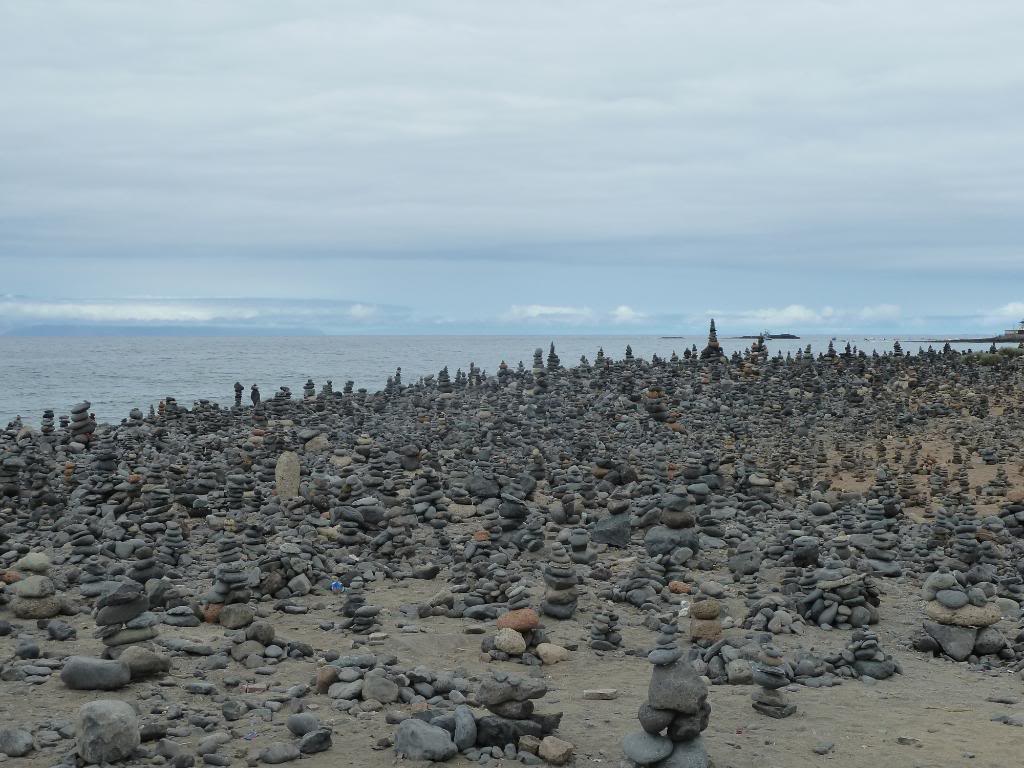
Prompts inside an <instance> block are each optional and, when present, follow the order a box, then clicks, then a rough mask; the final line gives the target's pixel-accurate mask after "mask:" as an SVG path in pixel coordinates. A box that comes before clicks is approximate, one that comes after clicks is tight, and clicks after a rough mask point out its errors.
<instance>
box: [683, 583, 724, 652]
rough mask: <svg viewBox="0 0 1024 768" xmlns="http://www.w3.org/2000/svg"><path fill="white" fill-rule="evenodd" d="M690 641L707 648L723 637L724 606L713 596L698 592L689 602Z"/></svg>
mask: <svg viewBox="0 0 1024 768" xmlns="http://www.w3.org/2000/svg"><path fill="white" fill-rule="evenodd" d="M688 613H689V617H690V641H691V642H692V643H693V644H694V645H696V646H699V647H701V648H707V647H708V646H709V645H713V644H714V643H717V642H718V641H719V640H721V639H722V620H721V618H720V617H721V614H722V606H721V603H719V602H718V600H716V599H715V598H713V597H709V596H708V595H705V594H703V593H698V594H697V595H696V596H695V597H694V599H693V602H692V603H690V604H689V607H688Z"/></svg>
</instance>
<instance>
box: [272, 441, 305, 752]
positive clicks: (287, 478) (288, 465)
mask: <svg viewBox="0 0 1024 768" xmlns="http://www.w3.org/2000/svg"><path fill="white" fill-rule="evenodd" d="M301 472H302V466H301V464H300V463H299V454H297V453H295V451H285V452H284V453H282V454H281V455H280V456H278V458H277V466H276V468H275V469H274V481H275V486H274V487H275V490H276V492H277V497H278V498H279V499H282V500H283V499H290V498H292V497H294V496H298V495H299V478H300V476H301ZM292 759H294V758H292Z"/></svg>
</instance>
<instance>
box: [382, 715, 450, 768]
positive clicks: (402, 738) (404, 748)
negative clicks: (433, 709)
mask: <svg viewBox="0 0 1024 768" xmlns="http://www.w3.org/2000/svg"><path fill="white" fill-rule="evenodd" d="M395 752H397V753H398V754H399V755H402V756H404V757H405V758H406V759H408V760H433V761H435V762H441V761H444V760H448V759H450V758H452V757H454V756H455V754H456V752H458V749H457V748H456V746H455V742H453V741H452V739H451V736H450V735H449V734H448V731H446V730H445V729H444V728H438V727H437V726H435V725H430V724H429V723H425V722H423V721H422V720H419V719H417V718H415V717H410V718H409V719H407V720H403V721H402V722H400V723H399V724H398V728H397V729H395Z"/></svg>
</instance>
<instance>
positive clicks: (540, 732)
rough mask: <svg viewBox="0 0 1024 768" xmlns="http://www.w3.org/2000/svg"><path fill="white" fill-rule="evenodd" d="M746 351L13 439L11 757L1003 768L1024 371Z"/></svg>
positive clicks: (598, 354)
mask: <svg viewBox="0 0 1024 768" xmlns="http://www.w3.org/2000/svg"><path fill="white" fill-rule="evenodd" d="M677 343H678V342H677ZM733 344H734V346H733V347H731V348H730V349H729V350H724V349H723V345H722V342H720V341H719V339H718V335H717V330H716V328H715V325H714V322H713V321H712V323H711V327H710V330H709V333H708V336H707V338H706V339H703V338H702V339H701V343H700V344H699V345H698V344H691V345H689V346H684V345H680V347H679V353H678V354H676V353H672V354H671V355H670V356H669V355H659V354H657V353H651V354H648V355H643V354H639V353H636V352H634V350H633V349H632V348H631V347H629V346H626V347H625V348H624V349H611V348H604V347H600V348H597V349H594V350H593V352H592V353H590V354H584V355H582V356H581V357H579V359H575V358H574V359H572V360H569V359H562V357H561V356H560V353H561V350H560V349H558V348H557V347H556V345H555V344H554V343H551V344H549V345H546V346H545V347H544V348H538V349H536V351H534V352H533V353H532V358H531V357H530V355H529V353H527V355H525V357H526V364H522V363H519V362H518V360H516V361H515V362H512V361H511V360H510V361H487V362H488V363H489V366H488V368H489V370H488V371H485V370H483V369H482V368H480V367H477V366H476V365H475V364H474V365H470V366H469V367H468V370H461V369H459V370H457V371H455V372H452V371H450V370H449V369H448V368H447V367H445V368H441V369H440V370H439V371H438V372H437V373H435V374H432V375H427V376H416V377H412V376H410V375H409V374H408V373H405V375H403V373H402V371H401V370H396V371H395V373H394V374H392V375H391V376H389V377H387V380H386V383H385V384H384V386H383V387H380V388H379V389H376V390H368V389H365V388H360V387H358V386H356V384H355V383H354V382H352V381H347V382H345V381H339V382H335V381H332V380H327V379H321V380H314V379H313V378H308V379H307V380H306V381H305V382H304V383H301V382H300V383H299V385H297V386H295V391H294V392H293V391H292V389H291V388H290V387H291V386H293V385H295V384H296V383H295V382H291V383H283V382H282V383H278V384H275V385H273V386H269V385H263V386H262V387H261V386H260V385H259V384H253V383H252V382H251V381H249V380H248V379H246V380H244V381H243V380H239V381H237V382H232V381H231V380H226V381H225V382H224V386H223V392H224V394H223V397H222V398H219V399H217V400H215V399H212V398H211V399H200V400H196V401H191V402H189V401H187V400H186V399H184V398H183V399H182V402H180V403H179V402H178V401H177V400H176V399H175V398H174V397H173V396H165V397H163V398H162V399H161V400H160V401H159V402H158V403H157V404H154V405H153V406H152V407H150V408H149V409H142V408H133V409H131V410H130V412H129V413H127V414H124V415H123V417H122V418H104V417H99V418H98V417H97V416H96V414H95V412H94V409H93V408H92V403H91V402H90V401H89V400H88V399H84V400H81V401H80V402H79V403H78V404H76V405H74V406H73V407H71V408H70V409H68V410H67V412H61V411H60V410H59V409H52V410H44V412H43V413H42V414H41V415H37V414H25V418H23V419H14V420H13V421H11V422H10V423H9V424H7V426H6V428H5V429H4V430H3V431H2V432H0V664H2V666H0V710H2V711H4V712H5V717H4V722H3V723H2V724H0V760H2V758H3V756H5V757H6V759H7V760H9V761H13V762H12V764H18V765H26V766H69V767H70V766H76V767H77V766H81V765H89V764H110V763H119V764H125V765H153V766H161V765H169V766H174V767H175V768H191V767H192V766H201V765H217V766H229V765H237V766H259V765H274V764H281V763H288V762H299V763H301V764H303V765H308V766H310V767H311V768H313V767H314V766H321V765H322V766H327V765H332V766H333V765H345V766H373V767H379V766H392V765H396V764H406V763H408V764H425V763H426V762H444V763H447V764H450V765H452V766H467V765H490V766H499V765H509V766H510V765H520V764H521V765H580V766H583V765H613V766H621V767H622V768H635V767H636V766H657V767H660V768H708V767H709V766H712V765H713V766H717V767H718V768H726V767H727V766H731V767H733V768H754V766H779V768H782V767H783V766H785V767H786V768H799V767H801V766H822V765H841V766H865V767H866V766H876V765H877V764H878V763H879V761H888V762H889V763H890V764H892V765H899V766H902V765H907V766H910V765H914V766H954V765H957V766H959V765H972V766H991V767H992V768H996V767H1003V766H1008V765H1012V764H1015V762H1016V761H1018V760H1019V756H1018V755H1019V743H1020V738H1021V734H1022V733H1024V732H1022V731H1021V730H1020V728H1021V727H1022V726H1024V688H1022V685H1024V683H1022V670H1024V625H1022V619H1021V608H1022V601H1024V569H1022V566H1021V563H1022V562H1024V459H1022V457H1021V446H1022V444H1024V420H1022V415H1024V355H1022V354H1021V353H1019V351H1018V350H1017V349H1016V348H1013V347H1008V348H1006V349H1003V350H996V351H992V352H989V353H976V352H973V351H972V352H970V353H968V352H965V351H963V350H960V349H954V348H952V347H950V346H948V345H947V346H946V347H945V348H943V347H942V346H941V345H936V346H935V347H929V348H928V349H921V350H915V351H914V352H909V351H907V350H904V349H902V348H901V347H900V345H899V343H898V342H896V343H895V344H894V345H892V346H891V347H890V348H888V349H882V350H880V349H879V348H876V347H873V348H871V349H870V350H868V351H865V350H861V349H858V348H857V347H856V345H854V344H847V345H845V346H837V345H833V344H831V343H828V344H827V345H822V346H819V347H812V346H811V345H809V344H804V345H801V344H800V343H798V342H793V344H794V348H793V349H791V350H787V351H786V352H785V353H783V351H782V350H775V351H770V350H769V347H768V345H767V344H766V343H765V342H764V341H763V340H762V339H757V340H753V341H750V340H747V341H744V342H743V343H742V348H737V343H736V342H733ZM396 367H397V366H396ZM406 371H408V367H406ZM81 397H85V398H87V397H88V393H87V392H82V393H81ZM881 713H884V717H883V716H881Z"/></svg>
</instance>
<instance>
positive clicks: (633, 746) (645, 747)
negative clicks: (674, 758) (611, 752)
mask: <svg viewBox="0 0 1024 768" xmlns="http://www.w3.org/2000/svg"><path fill="white" fill-rule="evenodd" d="M622 751H623V752H625V753H626V757H628V758H629V759H630V760H632V761H633V762H634V763H637V764H638V765H651V764H652V763H656V762H658V761H659V760H664V759H665V758H666V757H668V756H669V755H670V754H671V753H672V742H671V741H669V740H668V739H666V738H665V737H664V736H653V735H651V734H649V733H647V732H646V731H633V732H632V733H627V734H626V736H625V738H623V739H622Z"/></svg>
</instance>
